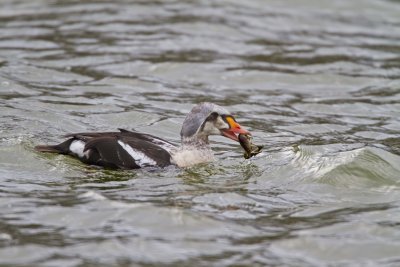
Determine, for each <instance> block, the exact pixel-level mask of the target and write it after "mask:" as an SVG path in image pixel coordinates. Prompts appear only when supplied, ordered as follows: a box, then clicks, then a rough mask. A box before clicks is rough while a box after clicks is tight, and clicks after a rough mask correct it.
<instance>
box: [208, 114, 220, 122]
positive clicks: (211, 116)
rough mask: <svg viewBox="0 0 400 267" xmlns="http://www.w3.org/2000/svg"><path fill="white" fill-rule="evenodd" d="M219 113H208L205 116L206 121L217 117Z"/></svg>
mask: <svg viewBox="0 0 400 267" xmlns="http://www.w3.org/2000/svg"><path fill="white" fill-rule="evenodd" d="M218 116H219V114H218V113H217V112H212V113H211V114H210V115H208V117H207V121H214V120H216V119H217V118H218Z"/></svg>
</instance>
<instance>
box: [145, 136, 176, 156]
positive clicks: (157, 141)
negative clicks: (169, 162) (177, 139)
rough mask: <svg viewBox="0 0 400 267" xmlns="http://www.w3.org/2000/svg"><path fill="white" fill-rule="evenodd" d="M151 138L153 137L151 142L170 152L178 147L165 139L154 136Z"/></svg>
mask: <svg viewBox="0 0 400 267" xmlns="http://www.w3.org/2000/svg"><path fill="white" fill-rule="evenodd" d="M150 138H151V142H152V143H153V144H156V145H158V146H160V147H161V148H162V149H164V150H166V151H167V152H168V153H171V152H172V151H174V150H176V147H175V146H174V145H172V144H170V143H168V142H166V141H164V140H161V139H157V138H153V137H150Z"/></svg>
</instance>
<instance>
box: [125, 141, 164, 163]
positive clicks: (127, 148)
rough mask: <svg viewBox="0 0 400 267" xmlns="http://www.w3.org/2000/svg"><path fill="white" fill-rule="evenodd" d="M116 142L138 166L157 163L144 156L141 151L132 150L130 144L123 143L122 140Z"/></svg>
mask: <svg viewBox="0 0 400 267" xmlns="http://www.w3.org/2000/svg"><path fill="white" fill-rule="evenodd" d="M118 144H119V145H120V146H121V147H122V148H123V149H124V150H125V151H126V152H128V154H129V155H130V156H131V157H132V158H133V159H134V160H135V162H136V164H137V165H139V166H140V167H145V166H156V165H157V163H156V162H155V161H154V160H153V159H151V158H150V157H148V156H146V155H145V154H144V153H143V152H140V151H137V150H134V149H133V148H132V147H131V146H130V145H128V144H125V143H124V142H122V141H120V140H118Z"/></svg>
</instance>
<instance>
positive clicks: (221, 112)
mask: <svg viewBox="0 0 400 267" xmlns="http://www.w3.org/2000/svg"><path fill="white" fill-rule="evenodd" d="M236 133H245V134H249V132H248V131H246V130H245V129H243V128H241V126H240V125H239V124H238V123H237V122H236V120H235V119H234V118H233V116H232V115H231V114H230V112H229V111H227V110H226V109H225V108H223V107H221V106H218V105H216V104H213V103H207V102H204V103H200V104H198V105H196V106H194V107H193V109H192V110H191V111H190V112H189V114H188V115H187V116H186V118H185V120H184V121H183V125H182V130H181V139H182V142H184V143H185V142H186V141H188V142H196V141H202V142H205V143H208V136H209V135H223V136H226V137H228V138H231V139H233V140H235V141H238V138H237V136H236Z"/></svg>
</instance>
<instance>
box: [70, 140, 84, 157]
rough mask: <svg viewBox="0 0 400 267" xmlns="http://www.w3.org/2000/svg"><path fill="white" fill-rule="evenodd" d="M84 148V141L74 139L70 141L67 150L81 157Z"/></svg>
mask: <svg viewBox="0 0 400 267" xmlns="http://www.w3.org/2000/svg"><path fill="white" fill-rule="evenodd" d="M84 148H85V142H83V141H81V140H75V141H73V142H72V143H71V145H70V146H69V150H70V151H71V152H72V153H74V154H76V155H77V156H78V157H80V158H83V156H84V155H85V154H84V153H83V149H84Z"/></svg>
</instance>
